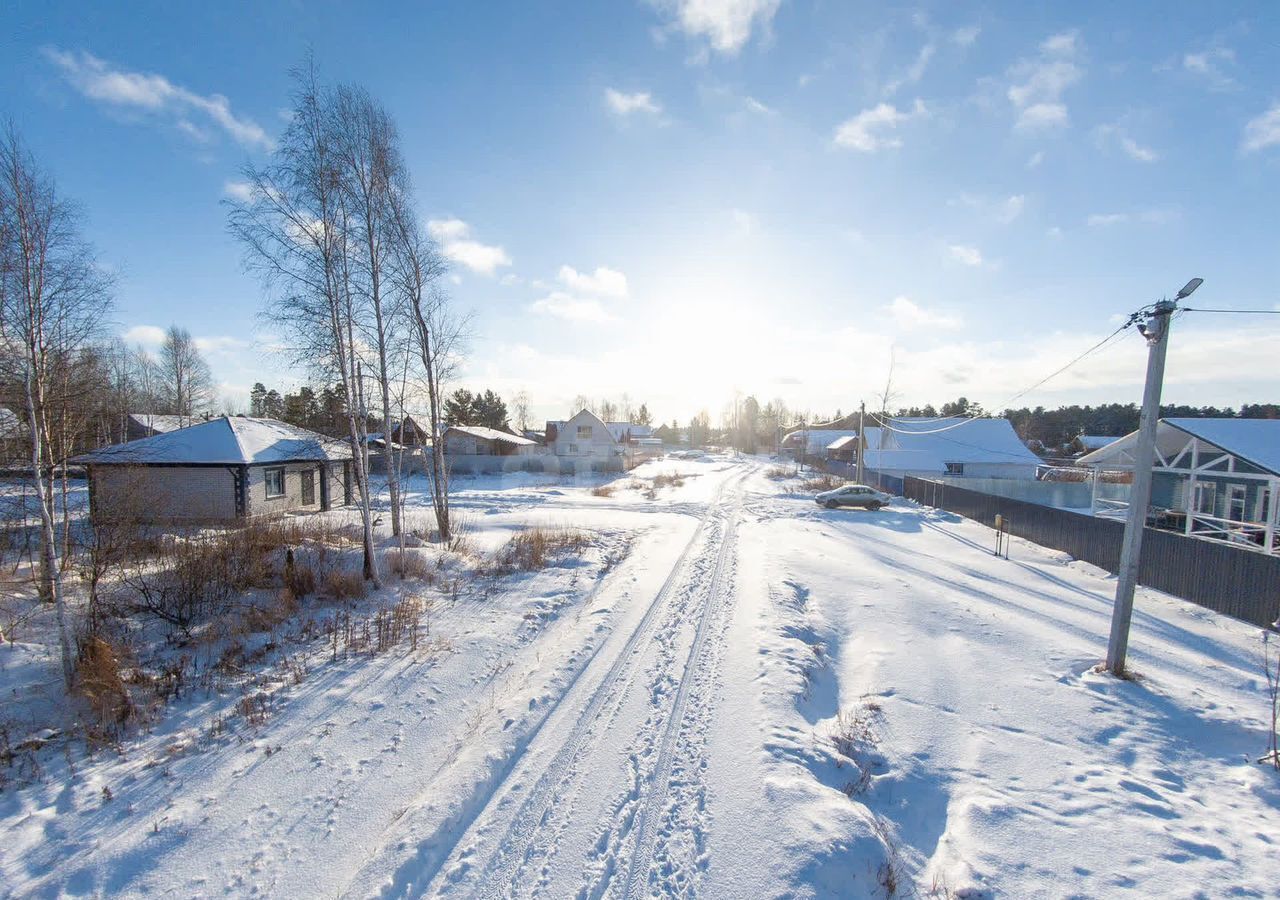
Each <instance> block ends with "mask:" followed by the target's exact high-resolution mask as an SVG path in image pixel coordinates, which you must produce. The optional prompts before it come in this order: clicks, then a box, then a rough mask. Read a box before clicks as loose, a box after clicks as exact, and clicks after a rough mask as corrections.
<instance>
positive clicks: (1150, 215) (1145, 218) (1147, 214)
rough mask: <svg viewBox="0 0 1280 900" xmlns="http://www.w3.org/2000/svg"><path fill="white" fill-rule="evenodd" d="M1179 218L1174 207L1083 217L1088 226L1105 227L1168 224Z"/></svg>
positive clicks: (1179, 215) (1095, 214)
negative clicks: (1132, 223) (1130, 224)
mask: <svg viewBox="0 0 1280 900" xmlns="http://www.w3.org/2000/svg"><path fill="white" fill-rule="evenodd" d="M1179 218H1181V214H1180V213H1179V212H1178V210H1176V209H1144V210H1140V211H1139V212H1135V213H1123V212H1116V213H1094V214H1093V215H1091V216H1089V217H1088V218H1087V219H1085V224H1086V225H1088V226H1089V227H1090V228H1105V227H1107V226H1110V225H1125V224H1128V223H1130V222H1136V223H1138V224H1140V225H1168V224H1169V223H1170V222H1176V221H1177V220H1178V219H1179Z"/></svg>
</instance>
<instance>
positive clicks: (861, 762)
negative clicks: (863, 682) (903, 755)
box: [827, 700, 882, 797]
mask: <svg viewBox="0 0 1280 900" xmlns="http://www.w3.org/2000/svg"><path fill="white" fill-rule="evenodd" d="M880 712H881V707H880V704H879V703H877V702H876V701H874V700H863V701H862V702H861V703H859V704H858V705H857V706H856V707H851V708H850V709H847V710H842V711H841V712H840V713H838V714H837V715H836V720H835V722H834V723H833V724H832V726H831V730H830V731H829V732H828V733H827V739H828V740H829V741H830V742H831V746H832V747H833V748H834V749H835V751H836V754H837V756H838V757H839V758H838V759H837V760H836V765H837V766H843V765H844V764H845V763H851V764H853V766H854V767H855V768H856V769H857V771H858V777H857V778H855V779H853V780H852V781H849V782H848V783H847V784H845V786H844V788H843V790H844V792H845V793H846V794H847V795H848V796H850V797H854V796H856V795H858V794H861V793H864V792H865V791H866V790H867V788H868V787H870V786H871V779H872V777H873V774H874V773H873V770H874V769H875V768H876V767H877V766H878V765H880V763H881V762H882V757H881V756H880V753H879V750H878V748H879V746H880V735H879V734H878V733H877V731H876V727H875V725H876V719H877V718H878V717H879V715H880Z"/></svg>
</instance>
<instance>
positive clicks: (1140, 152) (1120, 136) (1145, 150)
mask: <svg viewBox="0 0 1280 900" xmlns="http://www.w3.org/2000/svg"><path fill="white" fill-rule="evenodd" d="M1094 134H1095V136H1096V138H1097V142H1098V146H1099V147H1102V148H1104V149H1105V148H1107V147H1108V146H1109V145H1112V144H1114V146H1117V147H1119V148H1120V149H1121V150H1122V151H1123V152H1124V154H1125V156H1127V157H1129V158H1130V159H1132V160H1135V161H1137V162H1145V163H1149V162H1155V161H1156V160H1158V159H1159V158H1160V154H1158V153H1156V151H1155V150H1153V149H1152V148H1150V147H1146V146H1143V145H1142V144H1139V143H1138V142H1137V141H1135V140H1134V139H1133V138H1131V137H1130V136H1129V135H1128V134H1127V133H1126V132H1125V129H1124V128H1123V127H1121V126H1120V125H1100V126H1098V128H1097V129H1096V130H1095V132H1094Z"/></svg>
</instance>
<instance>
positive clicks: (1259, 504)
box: [1253, 486, 1271, 522]
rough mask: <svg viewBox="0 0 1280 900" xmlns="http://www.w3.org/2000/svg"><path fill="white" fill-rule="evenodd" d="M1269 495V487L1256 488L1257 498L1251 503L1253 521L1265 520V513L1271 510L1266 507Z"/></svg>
mask: <svg viewBox="0 0 1280 900" xmlns="http://www.w3.org/2000/svg"><path fill="white" fill-rule="evenodd" d="M1270 497H1271V488H1270V487H1268V486H1264V487H1261V488H1259V489H1258V498H1257V499H1256V500H1255V501H1254V505H1253V521H1255V522H1265V521H1267V513H1269V512H1271V510H1270V509H1268V508H1267V500H1268V499H1270Z"/></svg>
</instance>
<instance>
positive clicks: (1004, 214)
mask: <svg viewBox="0 0 1280 900" xmlns="http://www.w3.org/2000/svg"><path fill="white" fill-rule="evenodd" d="M1026 205H1027V198H1026V197H1024V196H1022V194H1014V195H1013V196H1012V197H1009V198H1008V199H1006V200H1005V201H1004V202H1003V203H1001V204H1000V207H999V209H997V210H996V220H997V221H998V222H1000V224H1002V225H1008V224H1009V223H1010V222H1012V221H1013V220H1014V219H1016V218H1018V216H1020V215H1022V210H1023V208H1024V207H1025V206H1026Z"/></svg>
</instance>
